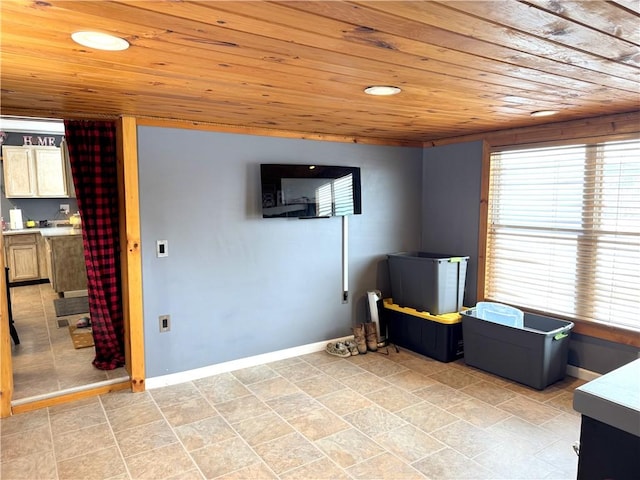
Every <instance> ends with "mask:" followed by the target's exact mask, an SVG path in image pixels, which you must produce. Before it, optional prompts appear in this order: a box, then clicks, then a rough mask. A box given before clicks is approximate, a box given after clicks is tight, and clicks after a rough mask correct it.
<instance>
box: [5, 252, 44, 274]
mask: <svg viewBox="0 0 640 480" xmlns="http://www.w3.org/2000/svg"><path fill="white" fill-rule="evenodd" d="M8 257H9V258H8V260H9V281H11V282H23V281H26V280H38V278H39V277H40V273H39V271H38V250H37V246H36V244H35V243H34V244H25V245H10V246H9V248H8Z"/></svg>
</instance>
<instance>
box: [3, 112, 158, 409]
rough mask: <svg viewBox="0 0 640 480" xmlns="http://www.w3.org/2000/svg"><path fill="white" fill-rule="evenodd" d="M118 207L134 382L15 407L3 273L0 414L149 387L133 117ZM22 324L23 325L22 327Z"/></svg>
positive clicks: (120, 133)
mask: <svg viewBox="0 0 640 480" xmlns="http://www.w3.org/2000/svg"><path fill="white" fill-rule="evenodd" d="M116 141H117V146H118V152H117V156H118V206H119V212H120V213H119V225H120V246H121V252H122V253H121V274H120V275H121V282H122V308H123V313H124V336H125V360H126V369H127V372H128V373H129V377H130V381H127V382H123V383H119V384H114V385H108V386H104V387H98V388H93V389H87V390H84V391H81V392H76V393H70V394H63V395H60V396H55V397H51V398H48V399H45V400H39V401H36V402H32V403H25V404H21V405H20V406H19V407H13V408H12V406H11V399H12V396H13V363H12V358H11V339H10V335H9V322H8V321H7V320H6V319H7V318H8V302H7V293H6V285H5V276H4V275H0V418H5V417H8V416H10V415H11V414H12V413H21V412H25V411H29V410H34V409H37V408H43V407H47V406H52V405H57V404H60V403H65V402H70V401H74V400H78V399H81V398H87V397H91V396H95V395H101V394H103V393H106V392H109V391H115V390H122V389H123V388H125V389H126V388H130V389H131V390H132V391H133V392H142V391H144V389H145V383H144V382H145V365H144V330H143V327H144V322H143V318H144V317H143V305H142V258H141V248H140V193H139V188H138V142H137V124H136V119H135V118H133V117H122V118H120V119H118V122H117V137H116ZM4 267H5V261H4V242H3V239H2V235H1V234H0V269H1V270H0V272H4ZM18 328H19V325H18Z"/></svg>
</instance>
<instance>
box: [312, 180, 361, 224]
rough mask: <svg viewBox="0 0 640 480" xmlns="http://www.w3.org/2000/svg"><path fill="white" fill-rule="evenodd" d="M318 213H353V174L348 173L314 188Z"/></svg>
mask: <svg viewBox="0 0 640 480" xmlns="http://www.w3.org/2000/svg"><path fill="white" fill-rule="evenodd" d="M316 198H317V199H318V215H320V216H331V215H353V175H352V174H348V175H345V176H344V177H341V178H336V179H335V180H330V181H328V183H325V184H324V185H322V186H320V187H319V188H317V189H316Z"/></svg>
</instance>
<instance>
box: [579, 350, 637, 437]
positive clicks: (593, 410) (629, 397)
mask: <svg viewBox="0 0 640 480" xmlns="http://www.w3.org/2000/svg"><path fill="white" fill-rule="evenodd" d="M573 408H574V410H576V411H578V412H580V413H581V414H582V415H586V416H587V417H591V418H593V419H595V420H598V421H600V422H602V423H606V424H607V425H611V426H612V427H615V428H618V429H620V430H623V431H625V432H628V433H630V434H632V435H636V436H638V437H640V359H638V360H634V361H633V362H630V363H628V364H626V365H623V366H622V367H620V368H617V369H615V370H613V371H611V372H609V373H607V374H605V375H602V376H601V377H599V378H596V379H595V380H592V381H591V382H588V383H585V384H584V385H582V386H581V387H578V388H577V389H576V391H575V393H574V395H573Z"/></svg>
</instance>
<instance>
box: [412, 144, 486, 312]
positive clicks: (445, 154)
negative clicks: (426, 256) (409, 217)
mask: <svg viewBox="0 0 640 480" xmlns="http://www.w3.org/2000/svg"><path fill="white" fill-rule="evenodd" d="M423 158H424V163H423V170H422V186H423V187H422V241H421V249H422V250H423V251H426V252H433V253H444V254H450V255H453V256H469V262H468V264H467V281H466V288H465V295H464V302H463V303H464V305H475V304H476V289H477V281H476V279H477V276H478V231H479V228H480V187H481V184H480V179H481V174H482V142H470V143H459V144H456V145H447V146H443V147H437V148H427V149H425V150H424V155H423Z"/></svg>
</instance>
